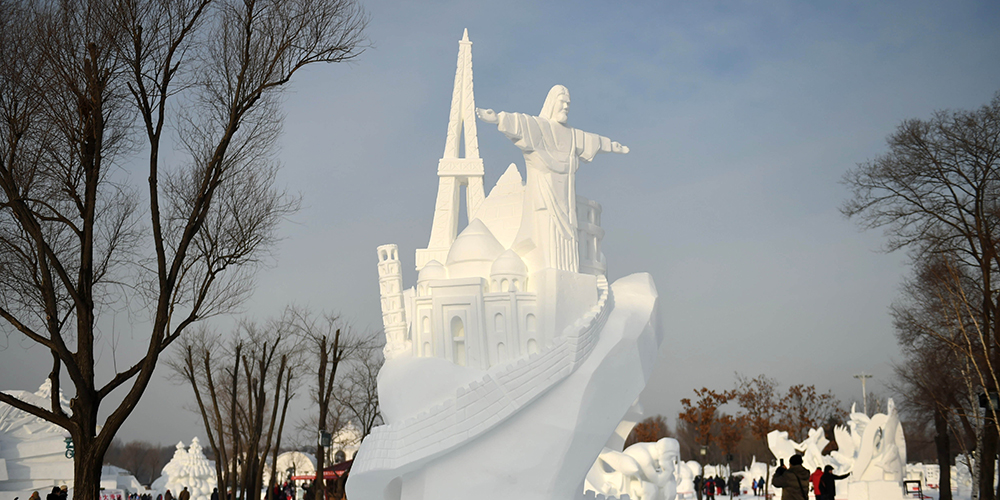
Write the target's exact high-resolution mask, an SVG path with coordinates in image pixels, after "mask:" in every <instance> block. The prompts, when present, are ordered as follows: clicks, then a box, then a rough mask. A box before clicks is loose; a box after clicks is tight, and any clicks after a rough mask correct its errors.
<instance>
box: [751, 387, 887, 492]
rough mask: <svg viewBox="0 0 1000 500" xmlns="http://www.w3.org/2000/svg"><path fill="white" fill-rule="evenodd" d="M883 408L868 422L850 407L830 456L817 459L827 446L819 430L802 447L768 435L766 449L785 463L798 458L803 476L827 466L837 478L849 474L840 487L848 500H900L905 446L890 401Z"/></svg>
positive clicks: (780, 434) (781, 436)
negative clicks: (845, 485)
mask: <svg viewBox="0 0 1000 500" xmlns="http://www.w3.org/2000/svg"><path fill="white" fill-rule="evenodd" d="M887 408H888V409H887V410H886V413H879V414H876V415H875V416H873V417H871V418H869V417H868V416H867V415H865V414H864V413H858V412H857V411H856V408H855V406H854V405H852V406H851V414H850V420H849V421H848V422H847V426H846V427H844V426H837V427H835V428H834V431H833V433H834V437H835V438H836V440H837V448H838V450H837V451H834V452H832V453H830V454H829V455H822V454H821V452H822V450H823V448H825V447H826V445H827V444H829V440H827V439H826V436H825V433H824V431H823V429H821V428H816V429H812V430H810V431H809V437H808V438H806V440H805V441H803V442H802V443H796V442H795V441H792V440H790V439H788V433H787V432H784V431H781V432H779V431H771V432H769V433H768V434H767V444H768V447H769V448H770V449H771V453H772V454H774V456H775V458H779V459H784V460H785V461H786V463H787V461H788V458H789V457H791V455H793V454H794V453H800V454H802V455H803V463H802V465H803V466H804V467H805V468H806V469H807V470H810V471H811V470H813V469H815V468H816V467H820V468H822V467H825V466H827V465H830V466H833V468H834V473H835V474H845V473H848V472H850V474H851V476H850V477H849V478H848V479H845V480H844V481H843V482H847V483H848V487H849V491H850V493H849V498H850V499H851V500H869V499H885V500H891V499H895V498H902V491H903V490H902V481H903V479H904V477H905V464H906V440H905V439H904V437H903V426H902V424H901V423H900V422H899V414H898V413H897V412H896V405H895V403H894V402H893V401H892V399H891V398H890V399H889V401H888V404H887ZM841 483H842V482H841V481H838V482H837V485H838V486H837V490H838V491H841V490H842V488H841V486H840V485H841Z"/></svg>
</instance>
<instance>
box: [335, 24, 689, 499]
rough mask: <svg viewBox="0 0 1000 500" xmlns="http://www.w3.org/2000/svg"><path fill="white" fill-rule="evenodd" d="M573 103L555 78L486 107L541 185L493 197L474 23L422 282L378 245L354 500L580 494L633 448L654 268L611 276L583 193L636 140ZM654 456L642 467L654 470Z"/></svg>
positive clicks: (652, 353)
mask: <svg viewBox="0 0 1000 500" xmlns="http://www.w3.org/2000/svg"><path fill="white" fill-rule="evenodd" d="M569 103H570V100H569V91H568V90H567V89H566V87H563V86H561V85H557V86H555V87H553V88H552V90H550V91H549V95H548V97H547V98H546V99H545V103H544V105H543V107H542V111H541V113H540V114H539V115H538V116H532V115H527V114H522V113H506V112H501V113H496V112H493V111H492V110H488V109H480V110H478V114H479V117H480V119H481V120H482V121H483V122H486V123H491V124H495V125H496V126H497V128H498V130H499V131H500V132H502V133H503V134H505V135H506V136H507V137H509V138H510V139H511V140H512V141H514V144H515V145H517V146H518V147H519V148H520V149H521V151H522V152H523V154H524V161H525V166H524V168H525V170H526V177H527V179H526V182H525V181H524V180H523V178H522V176H521V174H520V172H519V171H518V167H517V165H515V164H511V165H510V166H509V167H508V168H507V169H506V171H505V172H504V173H503V175H501V176H500V178H499V180H498V181H497V183H496V185H495V186H494V187H493V188H492V189H491V190H490V192H489V195H488V196H487V195H486V193H485V190H484V186H483V174H484V172H485V168H486V167H485V164H484V162H483V159H482V158H480V157H479V144H478V138H477V127H476V125H477V123H476V114H477V108H476V105H475V96H474V92H473V84H472V42H471V41H470V40H469V38H468V32H466V33H465V35H464V36H463V37H462V40H461V41H460V42H459V53H458V65H457V71H456V73H455V84H454V88H453V93H452V101H451V113H450V118H449V121H448V130H447V137H446V140H445V149H444V154H443V155H442V157H441V159H440V160H439V161H438V168H437V177H438V190H437V196H436V201H435V203H434V217H433V219H432V222H431V233H430V238H429V241H428V245H427V247H426V248H420V249H417V250H416V255H415V264H416V266H415V267H416V269H417V271H418V274H417V282H416V284H415V286H412V287H410V288H405V289H404V288H403V286H404V285H403V275H402V265H403V264H402V259H401V258H400V254H399V248H398V247H397V246H396V245H391V244H390V245H382V246H380V247H378V249H377V254H378V266H377V267H378V276H379V290H380V294H381V301H382V315H383V323H384V325H385V334H386V346H385V350H384V352H385V357H386V361H385V364H384V365H383V367H382V369H381V371H380V372H379V379H378V394H379V404H380V406H381V409H382V413H383V416H384V418H385V422H386V424H385V425H383V426H380V427H377V428H375V429H374V430H373V431H372V433H371V434H370V435H369V436H368V437H367V438H366V439H365V440H364V441H363V442H362V444H361V448H360V450H359V451H358V453H357V456H356V458H355V462H354V465H353V467H352V470H351V475H350V479H349V480H348V483H347V493H348V496H349V497H351V498H363V499H379V500H383V499H385V500H430V499H434V500H448V499H468V498H477V499H484V500H490V499H508V498H519V499H527V500H532V499H538V500H542V499H545V500H549V499H560V500H569V499H577V498H582V497H583V492H584V483H585V479H586V478H587V473H588V471H590V470H591V466H592V465H593V464H594V463H595V460H597V459H598V455H600V454H601V453H602V451H603V450H605V449H617V450H621V444H622V442H623V440H624V436H619V435H618V434H616V428H617V427H618V426H619V422H620V421H621V420H622V418H623V417H624V416H625V415H626V413H628V412H629V410H630V408H631V407H632V406H633V403H635V401H636V399H637V398H638V396H639V393H640V392H641V391H642V389H643V387H644V386H645V383H646V381H647V380H648V378H649V376H650V373H651V372H652V370H653V367H654V365H655V363H656V361H657V358H658V357H659V348H660V346H661V345H662V343H663V331H662V320H661V319H660V318H659V307H658V299H657V292H656V287H655V286H654V284H653V280H652V278H651V277H650V276H649V275H648V274H645V273H640V274H633V275H630V276H626V277H624V278H621V279H619V280H617V281H615V282H614V283H613V284H610V283H609V282H608V279H607V276H606V272H607V262H606V259H605V257H604V253H603V252H602V250H601V241H602V239H603V237H604V229H602V228H601V205H600V204H598V203H597V202H595V201H592V200H589V199H587V198H584V197H582V196H579V195H577V194H576V187H575V175H576V172H577V169H578V167H579V166H580V162H581V161H583V162H590V161H592V160H594V158H595V156H596V155H597V154H598V153H602V152H604V153H621V154H625V153H628V151H629V150H628V148H627V147H625V146H622V145H621V144H619V143H617V142H614V141H611V140H610V139H608V138H607V137H604V136H600V135H597V134H594V133H590V132H584V131H582V130H580V129H576V128H573V127H571V126H569V124H568V118H569V115H568V112H569ZM463 140H464V148H463V147H462V146H463V143H462V141H463ZM463 149H464V155H463V154H462V151H463ZM463 187H464V188H465V196H464V197H462V196H461V193H462V188H463ZM463 198H464V202H465V206H464V209H465V213H466V214H467V216H468V221H467V224H466V225H465V226H464V227H460V224H459V222H460V221H459V214H460V212H461V210H462V206H461V204H462V202H463ZM645 451H646V455H649V457H646V456H645V455H643V456H642V457H643V460H639V461H638V462H637V463H640V462H641V463H646V462H650V463H653V462H652V461H653V458H651V457H653V454H652V452H651V451H649V450H645ZM657 453H658V455H656V460H661V458H660V455H663V454H664V453H667V451H666V448H665V449H664V450H660V451H657ZM657 463H658V462H657ZM671 463H673V462H671ZM650 470H654V469H650ZM652 474H653V473H652V472H649V475H652ZM661 475H662V474H661ZM647 479H648V478H647ZM657 481H659V482H663V483H664V484H667V483H669V482H670V481H668V480H667V479H664V480H663V481H660V480H659V479H657ZM591 495H593V493H591Z"/></svg>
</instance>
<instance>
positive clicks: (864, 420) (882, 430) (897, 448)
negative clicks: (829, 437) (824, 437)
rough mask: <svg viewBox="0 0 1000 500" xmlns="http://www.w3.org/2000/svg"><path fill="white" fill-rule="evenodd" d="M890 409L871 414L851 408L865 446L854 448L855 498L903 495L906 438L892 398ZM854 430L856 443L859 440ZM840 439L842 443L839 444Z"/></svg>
mask: <svg viewBox="0 0 1000 500" xmlns="http://www.w3.org/2000/svg"><path fill="white" fill-rule="evenodd" d="M886 406H887V407H888V408H887V410H886V413H879V414H876V415H875V416H873V417H871V418H870V419H869V418H868V416H867V415H865V414H863V413H857V412H855V411H854V407H852V408H851V422H853V423H854V426H853V428H854V429H857V430H858V434H861V436H860V442H861V446H860V447H858V448H857V449H856V450H853V451H854V465H853V466H852V467H851V477H850V479H849V480H850V498H851V500H869V499H872V500H876V499H878V500H881V499H886V500H891V499H895V498H902V497H903V495H902V489H901V488H902V481H903V478H904V475H905V464H906V440H905V439H904V438H903V426H902V424H901V423H900V422H899V413H898V412H896V405H895V403H893V401H892V399H891V398H890V399H889V401H888V404H887V405H886ZM853 438H855V433H853V432H852V440H851V442H852V444H853V443H855V442H856V441H857V440H856V439H853ZM839 444H840V443H839V442H838V446H839Z"/></svg>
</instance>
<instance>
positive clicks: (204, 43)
mask: <svg viewBox="0 0 1000 500" xmlns="http://www.w3.org/2000/svg"><path fill="white" fill-rule="evenodd" d="M365 23H366V16H365V15H364V13H363V12H362V11H361V9H360V7H359V6H358V4H357V3H356V2H355V0H173V1H169V2H164V1H160V0H66V1H60V2H55V1H52V2H35V1H29V0H21V1H18V0H14V1H9V2H0V46H3V47H4V49H3V50H4V57H3V58H0V59H2V62H0V318H2V319H3V322H4V323H3V324H4V329H5V330H7V331H12V332H16V333H17V334H18V335H21V336H23V337H24V338H26V339H28V340H30V341H33V342H35V343H38V344H41V345H42V346H44V347H45V348H46V349H47V350H48V351H49V352H51V356H52V364H51V370H50V372H49V378H50V379H51V382H52V389H53V390H52V394H53V400H52V405H51V407H49V408H41V407H37V406H34V405H31V404H28V403H25V402H23V401H21V400H19V399H17V398H14V397H11V396H9V395H7V394H0V401H2V402H4V403H7V404H10V405H11V406H14V407H16V408H18V409H20V410H23V411H26V412H28V413H30V414H32V415H35V416H38V417H41V418H43V419H46V420H48V421H51V422H53V423H55V424H57V425H60V426H62V427H64V428H66V429H67V430H68V432H69V433H70V435H71V436H72V438H73V442H74V445H75V448H76V455H75V458H74V461H75V471H74V472H75V483H74V497H75V498H77V499H79V500H93V499H95V498H96V496H97V493H98V488H99V481H100V466H101V461H102V459H103V457H104V453H105V452H106V451H107V449H108V447H109V446H110V444H111V442H112V440H113V438H114V435H115V433H116V432H118V430H119V429H120V428H121V426H122V424H123V422H124V421H125V419H126V418H127V417H128V416H129V415H130V414H131V412H132V411H133V409H134V408H135V406H136V404H137V403H138V401H139V398H140V397H141V396H142V394H143V392H144V391H145V389H146V387H147V385H148V383H149V380H150V378H151V377H152V374H153V371H154V368H155V367H156V364H157V360H158V358H159V355H160V353H161V352H163V350H164V349H166V348H167V346H169V345H170V344H171V343H172V342H173V341H174V340H175V339H177V338H178V337H179V336H180V335H181V334H182V332H184V330H185V329H187V328H188V327H189V326H190V325H191V324H192V323H194V322H196V321H198V320H200V319H203V318H205V317H207V316H210V315H212V314H219V313H223V312H227V311H230V310H231V309H232V307H233V306H234V305H236V304H238V303H239V302H240V300H241V299H243V298H244V297H245V296H246V294H247V292H248V291H249V290H250V286H251V284H252V273H253V270H254V268H255V267H256V265H258V264H259V263H260V259H261V257H262V255H263V254H262V251H264V250H266V249H267V248H268V246H269V244H270V243H272V242H273V241H274V237H275V236H274V234H275V233H274V231H275V228H276V226H277V224H278V222H279V221H280V220H281V219H282V218H284V217H285V216H286V215H287V214H288V213H289V212H290V211H292V210H294V209H295V207H296V203H295V200H294V199H291V198H289V197H287V196H285V195H284V194H283V193H282V192H281V191H279V190H276V189H275V188H274V185H273V181H274V171H275V169H276V168H277V162H276V161H275V158H274V155H273V151H274V143H275V140H276V137H277V134H278V130H279V126H280V113H278V112H277V111H278V97H279V95H280V93H281V90H282V89H283V86H284V85H285V84H286V83H287V82H288V81H290V79H291V78H292V76H293V75H294V74H295V73H296V72H297V71H298V70H299V69H301V68H303V67H304V66H306V65H309V64H312V63H317V62H339V61H345V60H349V59H352V58H354V57H356V56H357V55H358V54H359V53H360V52H361V50H362V49H363V48H364V43H365V42H364V39H363V31H364V27H365ZM170 103H173V104H170ZM168 123H176V124H177V127H176V129H174V130H173V132H171V131H170V130H171V129H170V128H168V127H166V126H167V124H168ZM165 129H166V130H167V131H168V136H169V135H170V134H172V133H173V134H175V139H176V141H177V143H178V144H179V145H181V146H182V151H183V152H184V153H186V155H187V157H186V159H184V160H183V161H182V162H180V163H179V164H177V165H174V166H168V165H164V162H163V160H162V158H161V148H162V146H163V141H164V130H165ZM138 151H141V152H142V155H143V156H144V160H142V161H141V162H140V163H145V164H146V165H147V167H146V171H145V172H144V173H142V174H141V176H140V177H141V178H144V179H146V180H147V182H148V186H147V191H146V195H145V196H143V195H141V194H140V193H141V191H140V189H139V187H138V186H133V185H132V184H131V183H130V182H129V178H128V175H127V171H126V170H125V169H124V167H122V166H123V165H126V164H127V162H128V160H130V159H132V158H133V156H132V154H133V153H135V152H138ZM140 206H142V207H143V208H141V209H140V208H139V207H140ZM130 297H136V298H143V299H144V300H145V302H144V304H145V306H146V310H147V315H148V319H149V323H150V326H149V327H148V329H147V330H146V331H144V332H133V337H134V338H140V339H148V341H146V343H147V346H146V349H145V353H144V354H143V355H142V356H141V357H139V358H138V359H135V360H130V361H129V362H128V363H127V364H126V365H125V366H126V367H125V368H124V369H123V370H121V371H117V373H114V374H113V375H111V376H110V377H108V379H107V380H105V381H99V380H98V374H97V371H98V369H97V368H98V367H97V366H96V364H95V346H96V344H97V343H98V342H99V341H100V339H99V337H98V335H97V328H96V326H95V325H96V324H97V320H98V317H99V314H100V313H101V312H102V311H105V310H107V308H108V307H110V306H112V305H115V304H120V303H122V301H124V300H127V299H128V298H130ZM63 370H65V373H66V375H67V377H68V379H69V380H70V382H71V383H72V385H73V388H74V389H75V394H74V395H73V398H72V404H71V412H70V413H66V412H64V411H63V410H62V409H61V408H60V407H59V404H58V395H59V392H60V391H59V389H60V382H61V378H62V377H61V374H62V373H63ZM119 387H125V388H126V391H125V394H124V395H123V397H122V401H121V403H120V404H119V405H117V407H115V408H113V409H112V410H111V411H110V413H109V414H108V417H107V418H106V419H104V422H103V425H102V424H101V422H100V419H99V418H98V414H99V410H100V408H101V403H102V402H104V401H105V400H106V399H107V398H108V396H109V395H110V394H111V392H112V391H114V390H115V389H117V388H119Z"/></svg>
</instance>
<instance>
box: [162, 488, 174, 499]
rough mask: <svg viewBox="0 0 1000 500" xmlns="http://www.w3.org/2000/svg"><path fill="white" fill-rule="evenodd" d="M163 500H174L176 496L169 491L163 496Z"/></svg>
mask: <svg viewBox="0 0 1000 500" xmlns="http://www.w3.org/2000/svg"><path fill="white" fill-rule="evenodd" d="M163 500H174V495H173V494H171V493H170V490H167V492H166V493H164V494H163Z"/></svg>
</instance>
